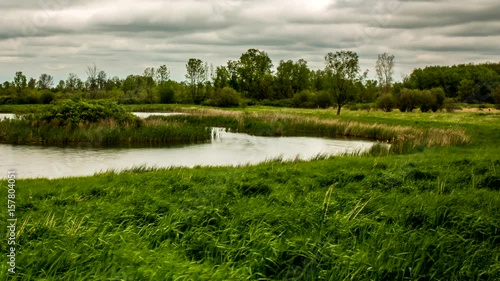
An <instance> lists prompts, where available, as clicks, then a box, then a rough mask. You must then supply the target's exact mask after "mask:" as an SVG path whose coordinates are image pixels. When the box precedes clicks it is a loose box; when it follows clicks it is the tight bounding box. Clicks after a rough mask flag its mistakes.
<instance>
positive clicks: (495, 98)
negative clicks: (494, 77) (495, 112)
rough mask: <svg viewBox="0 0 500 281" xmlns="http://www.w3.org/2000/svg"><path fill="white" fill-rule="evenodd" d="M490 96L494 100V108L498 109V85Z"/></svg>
mask: <svg viewBox="0 0 500 281" xmlns="http://www.w3.org/2000/svg"><path fill="white" fill-rule="evenodd" d="M491 96H492V98H493V100H494V101H495V108H497V109H500V85H499V86H498V87H497V88H496V89H495V90H494V91H493V93H492V94H491Z"/></svg>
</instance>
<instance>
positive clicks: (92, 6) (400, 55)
mask: <svg viewBox="0 0 500 281" xmlns="http://www.w3.org/2000/svg"><path fill="white" fill-rule="evenodd" d="M0 10H1V11H2V12H3V13H2V14H3V17H2V18H1V19H0V44H1V46H2V48H0V81H4V80H9V81H10V80H12V78H13V76H14V73H15V72H16V71H23V72H24V73H26V74H27V75H28V76H32V77H35V78H37V77H39V75H40V74H41V73H50V74H52V75H53V76H55V77H56V79H65V78H66V77H67V75H68V74H69V73H70V72H72V73H77V74H78V75H79V76H80V77H82V78H84V77H85V68H86V66H87V65H90V64H92V63H95V64H96V65H97V66H98V67H99V68H101V69H103V70H105V71H106V72H107V73H108V76H111V77H112V76H119V77H125V76H126V75H128V74H139V73H142V71H143V69H144V68H145V67H148V66H158V65H160V64H166V65H167V66H168V67H169V68H170V70H171V73H172V76H173V78H174V79H177V80H183V79H184V73H185V64H186V62H187V60H188V59H189V58H191V57H196V58H200V59H202V60H204V61H207V62H208V63H213V64H214V65H221V64H225V63H226V62H227V60H230V59H231V60H234V59H238V58H239V56H240V55H241V54H242V53H243V52H245V51H246V50H248V49H249V48H259V49H262V50H264V51H266V52H268V54H269V55H270V57H271V58H272V59H273V62H274V65H277V64H278V62H279V60H281V59H284V60H287V59H293V60H297V59H299V58H304V59H306V60H307V61H308V62H309V66H310V67H311V68H314V69H318V68H323V67H324V62H323V58H324V55H325V54H326V53H327V52H334V51H337V50H340V49H350V50H354V51H356V52H358V54H359V56H360V59H361V64H362V68H363V69H369V70H370V72H371V75H372V76H373V73H374V70H373V68H374V65H375V61H376V58H377V54H379V53H383V52H389V53H392V54H394V55H395V56H396V63H397V69H396V73H404V74H409V73H410V72H411V71H412V69H413V68H415V67H423V66H426V65H430V64H431V65H435V64H456V63H467V62H485V61H500V53H499V52H498V50H497V49H498V47H497V46H498V45H500V19H499V18H498V15H499V14H500V3H499V2H498V1H495V0H478V1H465V0H460V1H451V0H438V1H427V0H420V1H416V0H411V1H410V0H371V1H362V0H309V1H299V0H288V1H285V0H268V1H265V0H256V1H249V0H211V1H201V0H187V1H174V0H170V1H161V0H145V1H132V0H122V1H111V0H102V1H97V0H92V1H84V0H36V1H35V0H17V1H3V2H2V3H0ZM396 76H398V75H396ZM396 78H397V79H399V77H396Z"/></svg>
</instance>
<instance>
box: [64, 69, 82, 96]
mask: <svg viewBox="0 0 500 281" xmlns="http://www.w3.org/2000/svg"><path fill="white" fill-rule="evenodd" d="M80 84H81V80H80V78H78V76H77V75H76V74H74V73H70V74H69V75H68V78H67V79H66V91H69V92H73V91H75V90H77V89H79V85H80Z"/></svg>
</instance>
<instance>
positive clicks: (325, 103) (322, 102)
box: [315, 91, 333, 108]
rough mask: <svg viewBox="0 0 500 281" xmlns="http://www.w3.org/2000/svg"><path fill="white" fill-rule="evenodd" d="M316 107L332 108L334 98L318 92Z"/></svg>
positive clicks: (323, 92)
mask: <svg viewBox="0 0 500 281" xmlns="http://www.w3.org/2000/svg"><path fill="white" fill-rule="evenodd" d="M315 98H316V102H315V104H316V106H317V107H320V108H328V107H330V106H332V104H333V103H332V97H331V96H330V95H329V94H328V93H327V92H325V91H321V92H317V93H316V95H315Z"/></svg>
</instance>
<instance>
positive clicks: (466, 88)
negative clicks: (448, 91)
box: [458, 79, 476, 102]
mask: <svg viewBox="0 0 500 281" xmlns="http://www.w3.org/2000/svg"><path fill="white" fill-rule="evenodd" d="M475 94H476V85H475V83H474V81H473V80H469V79H463V80H462V81H461V82H460V86H458V96H459V97H460V99H461V100H462V101H466V102H472V101H474V99H475Z"/></svg>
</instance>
